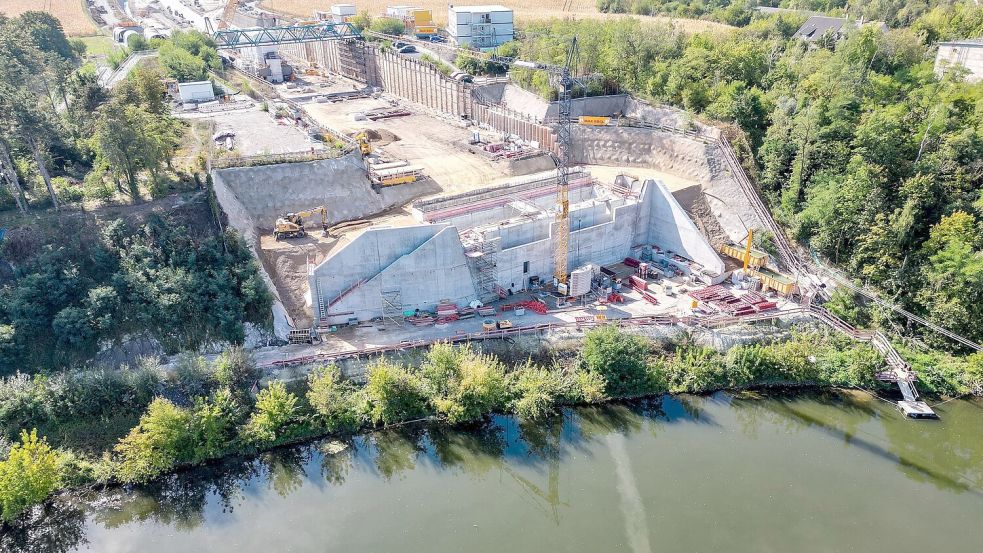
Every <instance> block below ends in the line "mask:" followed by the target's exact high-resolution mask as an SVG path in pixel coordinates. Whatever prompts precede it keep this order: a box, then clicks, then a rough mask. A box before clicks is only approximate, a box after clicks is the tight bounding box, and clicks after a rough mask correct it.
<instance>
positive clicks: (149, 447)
mask: <svg viewBox="0 0 983 553" xmlns="http://www.w3.org/2000/svg"><path fill="white" fill-rule="evenodd" d="M191 420H192V418H191V413H190V412H189V411H188V410H186V409H182V408H180V407H178V406H176V405H174V404H173V403H171V402H170V401H169V400H167V399H163V398H157V399H155V400H154V401H153V402H151V403H150V405H149V406H148V407H147V412H146V413H145V414H144V415H143V416H142V417H140V423H139V424H138V425H137V426H136V427H135V428H134V429H133V430H131V431H130V433H129V434H128V435H127V436H126V437H125V438H123V439H122V440H120V442H119V443H118V444H116V447H115V451H116V453H117V454H118V455H119V457H120V462H119V466H118V471H117V476H118V477H119V479H120V480H122V481H123V482H147V481H149V480H150V479H152V478H154V477H155V476H157V475H159V474H161V473H163V472H165V471H167V470H170V469H171V468H173V467H174V466H175V465H176V464H178V463H180V462H186V461H189V460H191V459H192V458H193V448H194V442H193V439H192V432H191Z"/></svg>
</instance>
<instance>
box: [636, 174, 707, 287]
mask: <svg viewBox="0 0 983 553" xmlns="http://www.w3.org/2000/svg"><path fill="white" fill-rule="evenodd" d="M644 199H645V201H647V202H648V203H649V204H650V205H651V215H650V218H649V228H648V236H647V239H646V240H645V243H648V244H658V245H659V246H661V247H663V248H666V249H669V250H672V251H673V252H676V253H678V254H681V255H683V256H684V257H688V258H690V259H692V260H693V261H696V262H697V263H699V264H701V265H703V266H704V267H706V268H707V269H709V270H711V271H713V272H715V273H717V274H722V273H723V272H724V262H723V261H722V260H721V259H720V256H719V255H717V252H715V251H714V249H713V247H712V246H711V245H710V243H709V242H707V239H706V237H704V236H703V234H702V233H701V232H700V230H699V229H698V228H696V225H695V224H694V223H693V221H692V219H690V218H689V215H687V214H686V211H685V210H684V209H683V208H682V206H680V205H679V202H677V201H676V198H674V197H673V195H672V193H671V192H669V189H668V188H666V185H664V184H662V183H661V182H659V181H653V180H650V181H646V183H645V197H644Z"/></svg>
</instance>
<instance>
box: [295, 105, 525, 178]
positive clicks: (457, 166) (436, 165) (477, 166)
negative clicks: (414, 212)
mask: <svg viewBox="0 0 983 553" xmlns="http://www.w3.org/2000/svg"><path fill="white" fill-rule="evenodd" d="M399 106H400V107H402V108H406V109H408V110H409V111H411V112H413V114H412V115H409V116H405V117H393V118H391V119H382V120H379V121H355V120H354V119H353V117H352V114H354V113H357V112H365V111H368V110H371V109H374V108H383V107H390V103H389V101H387V99H374V98H360V99H356V100H348V101H345V102H339V103H336V104H306V105H305V106H304V109H305V110H306V111H307V112H308V113H309V114H310V115H311V117H313V118H314V119H315V120H316V121H317V122H319V123H321V124H323V125H325V126H327V127H329V128H331V129H334V130H336V131H339V132H343V133H346V134H355V133H357V132H359V131H361V130H364V129H372V130H375V131H378V132H385V131H388V132H389V133H392V135H393V137H394V138H398V140H395V141H393V142H391V143H389V144H388V145H385V146H382V147H381V148H378V149H377V150H376V152H375V153H376V154H378V155H379V156H381V157H383V158H391V159H394V160H406V161H409V162H410V163H411V164H413V165H419V166H421V167H423V168H424V172H425V173H426V174H427V176H429V177H430V178H432V179H433V180H434V182H436V183H437V184H438V185H439V186H440V188H441V190H442V191H444V192H450V193H454V192H464V191H467V190H473V189H475V188H479V187H482V186H487V185H488V184H489V183H491V182H492V181H494V180H496V179H498V178H502V177H505V176H507V173H506V170H505V167H504V165H499V164H495V163H492V162H491V161H489V160H487V159H484V158H482V157H480V156H479V155H477V154H473V153H471V152H470V151H468V150H467V149H466V147H465V145H466V141H467V140H468V138H470V137H471V131H469V130H468V129H465V128H464V127H461V126H457V125H453V124H451V123H450V122H448V121H445V120H442V119H438V118H436V117H431V116H429V115H426V114H423V113H420V111H419V109H418V108H417V107H415V106H413V105H411V104H408V103H407V102H400V104H399ZM375 145H376V144H373V146H375Z"/></svg>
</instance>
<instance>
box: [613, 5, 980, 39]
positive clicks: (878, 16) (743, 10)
mask: <svg viewBox="0 0 983 553" xmlns="http://www.w3.org/2000/svg"><path fill="white" fill-rule="evenodd" d="M972 4H975V3H972V2H967V1H965V0H870V1H866V2H850V1H849V0H597V9H598V10H600V11H602V12H608V13H631V14H635V15H668V16H674V17H685V18H695V19H710V20H714V21H719V22H721V23H727V24H729V25H736V26H742V27H743V26H744V25H747V24H748V23H749V22H750V21H751V19H752V18H753V17H754V14H755V10H754V9H755V8H756V7H758V6H763V7H772V8H785V9H788V10H798V12H799V13H802V14H807V13H816V14H820V15H827V16H831V17H844V18H852V19H854V20H861V19H862V20H864V21H880V22H883V23H885V24H887V25H888V26H889V27H892V28H901V27H910V26H913V25H915V24H917V22H918V21H919V20H925V19H936V20H947V21H949V22H955V23H956V24H965V21H961V20H971V22H973V25H975V26H976V28H977V29H980V30H983V28H981V27H980V24H981V23H983V21H981V20H980V15H979V13H978V12H977V11H975V10H973V9H972V8H971V5H972ZM940 22H942V21H940ZM979 34H980V33H971V34H970V35H968V36H972V37H975V36H979Z"/></svg>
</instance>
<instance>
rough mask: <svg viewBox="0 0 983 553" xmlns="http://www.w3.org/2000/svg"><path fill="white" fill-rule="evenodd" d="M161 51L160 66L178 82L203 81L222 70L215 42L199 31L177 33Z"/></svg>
mask: <svg viewBox="0 0 983 553" xmlns="http://www.w3.org/2000/svg"><path fill="white" fill-rule="evenodd" d="M159 51H160V54H159V56H158V60H159V62H160V66H161V67H162V68H163V69H164V71H166V72H167V74H168V75H169V76H171V77H172V78H174V79H177V80H178V81H182V82H184V81H203V80H205V79H207V78H208V71H209V70H218V69H221V68H222V60H221V58H219V55H218V50H216V48H215V41H214V40H212V39H211V38H210V37H208V36H206V35H204V34H202V33H201V32H199V31H175V32H174V33H173V34H172V35H171V37H170V39H168V40H167V41H165V42H164V43H163V44H161V45H160V48H159Z"/></svg>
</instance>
